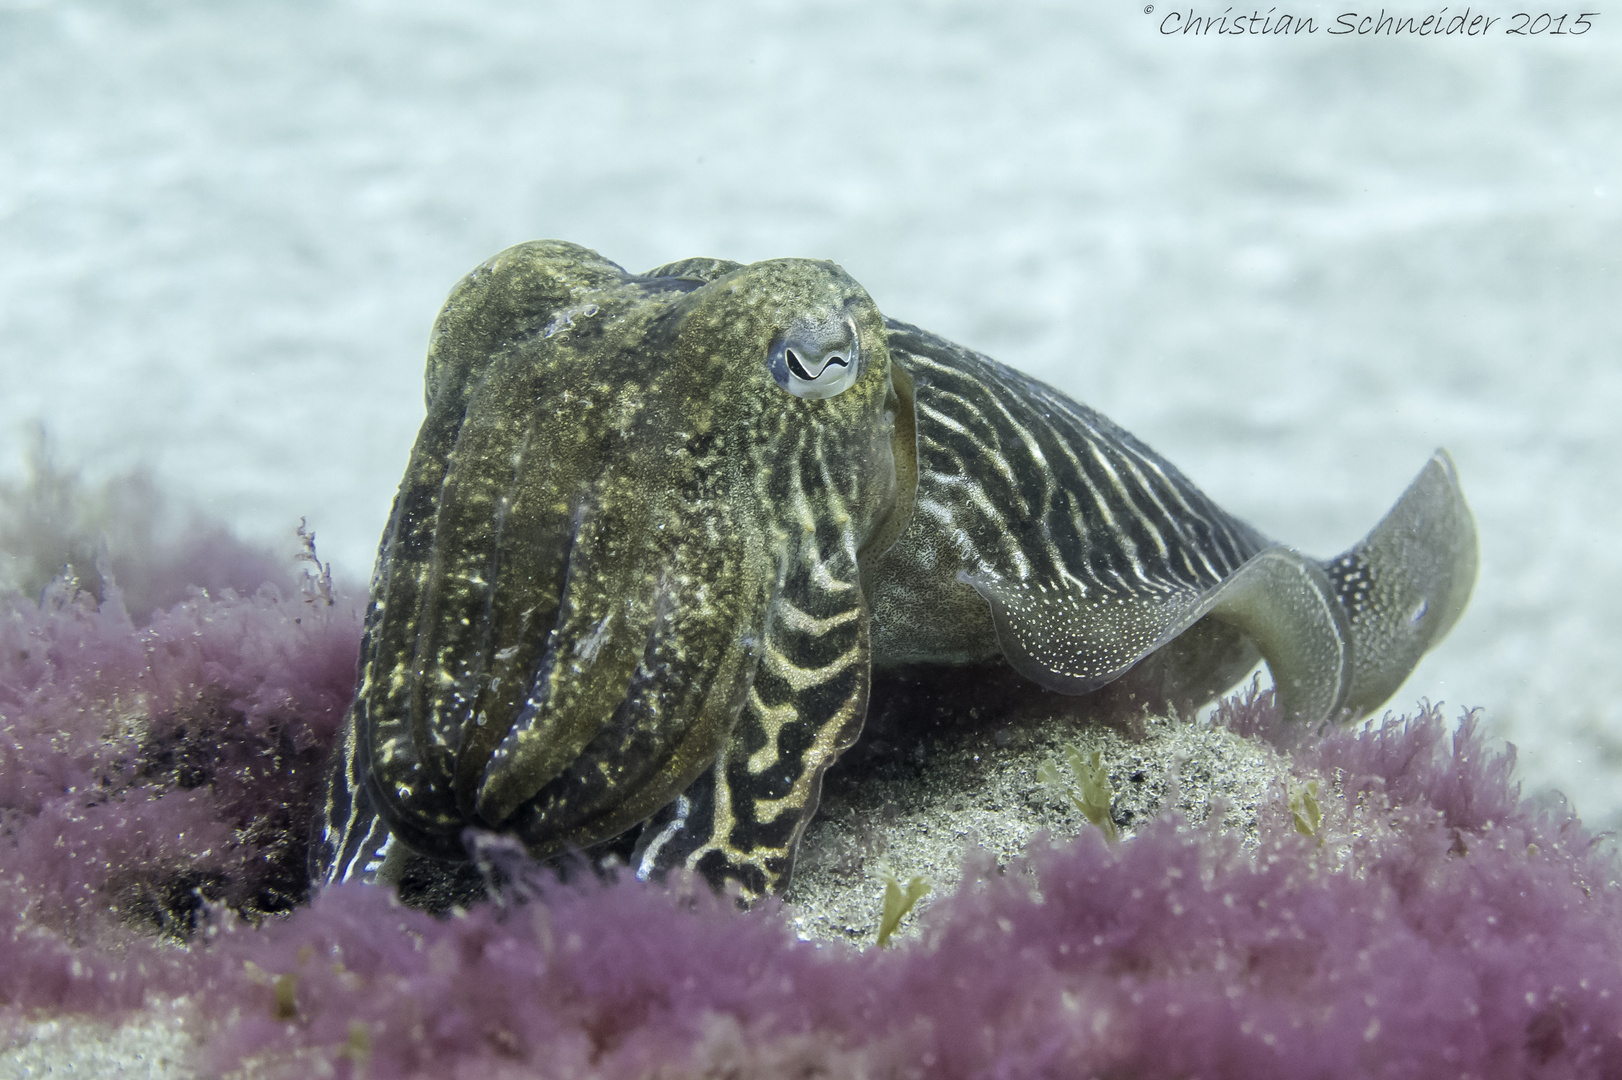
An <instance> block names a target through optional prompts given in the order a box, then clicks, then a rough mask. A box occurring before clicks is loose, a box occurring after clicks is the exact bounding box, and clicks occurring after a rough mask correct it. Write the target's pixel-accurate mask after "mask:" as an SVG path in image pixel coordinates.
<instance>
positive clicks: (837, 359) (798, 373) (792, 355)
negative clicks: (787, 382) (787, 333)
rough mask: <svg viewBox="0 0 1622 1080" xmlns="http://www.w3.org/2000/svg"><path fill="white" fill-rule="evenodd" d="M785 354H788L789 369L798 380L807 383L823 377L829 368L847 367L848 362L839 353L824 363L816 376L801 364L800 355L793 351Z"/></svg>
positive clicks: (787, 351) (790, 350)
mask: <svg viewBox="0 0 1622 1080" xmlns="http://www.w3.org/2000/svg"><path fill="white" fill-rule="evenodd" d="M784 352H785V353H786V354H787V358H788V369H789V370H790V371H792V372H793V373H794V375H795V377H796V378H800V379H804V380H805V381H806V382H812V381H814V380H815V379H817V378H818V377H819V376H821V375H822V373H823V372H824V371H827V370H828V369H829V368H831V367H834V366H836V365H837V366H838V367H846V366H847V362H846V360H845V358H844V357H843V356H840V355H839V354H838V353H833V354H832V355H830V356H829V357H828V359H827V360H825V361H823V364H822V368H821V369H820V370H819V371H817V372H816V374H812V373H811V372H810V371H809V370H807V369H806V366H805V364H804V363H802V362H801V360H800V354H799V353H797V352H795V351H794V350H793V349H785V350H784Z"/></svg>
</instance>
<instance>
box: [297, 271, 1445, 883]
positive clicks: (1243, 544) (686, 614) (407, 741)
mask: <svg viewBox="0 0 1622 1080" xmlns="http://www.w3.org/2000/svg"><path fill="white" fill-rule="evenodd" d="M425 392H426V400H427V416H426V419H425V420H424V421H423V425H422V429H421V431H420V433H419V434H418V436H417V441H416V445H415V447H414V448H413V450H412V453H411V459H410V464H409V465H408V467H407V469H406V473H405V478H404V480H402V482H401V484H400V490H399V493H398V495H397V496H396V498H395V502H394V509H393V512H392V513H391V515H390V518H389V523H388V526H387V529H386V530H385V532H384V535H383V541H382V546H381V549H380V550H379V553H378V558H377V564H376V569H375V571H374V573H373V576H372V583H371V603H370V606H369V608H368V611H367V615H366V621H365V637H364V640H363V644H362V651H361V660H360V668H359V685H358V688H357V690H356V694H355V700H354V703H353V705H351V707H350V709H349V711H348V714H347V716H346V718H345V721H344V725H343V729H342V732H341V737H340V740H339V743H338V745H337V746H336V748H335V750H334V755H333V761H332V766H331V771H330V776H329V779H328V784H327V790H326V794H325V796H324V798H323V799H322V800H321V802H320V805H319V807H318V809H317V813H316V819H315V822H314V833H313V837H312V854H311V869H312V874H313V878H314V880H315V881H316V882H317V883H318V884H321V883H332V882H338V881H343V880H347V879H351V878H370V879H379V878H380V879H382V880H385V881H386V880H389V879H390V876H391V870H390V867H391V866H394V867H398V866H399V865H400V863H399V859H400V858H401V857H403V856H404V855H406V854H408V853H416V854H418V855H421V856H427V857H429V858H432V859H440V860H447V861H458V860H465V859H466V858H467V853H466V851H465V849H464V847H463V840H462V837H463V834H464V832H465V831H466V830H467V829H469V828H478V829H484V830H495V831H499V832H503V833H507V834H510V835H512V836H515V837H517V838H518V839H520V840H521V841H522V842H523V844H524V845H525V847H526V848H527V849H528V850H529V851H530V853H531V854H532V855H534V856H535V857H537V858H546V857H550V856H553V855H556V854H558V853H561V852H564V851H567V850H571V849H585V848H588V847H591V846H592V845H595V844H598V843H600V842H603V841H605V840H608V839H610V838H614V837H617V836H620V835H621V834H624V833H626V832H627V831H628V830H631V829H633V828H637V827H640V833H639V834H638V837H637V839H636V843H635V846H634V849H633V852H632V855H631V859H632V862H633V864H634V865H635V867H636V869H637V873H638V875H639V876H644V877H647V876H655V877H656V876H659V875H661V874H663V873H665V872H667V871H668V870H670V869H672V868H676V867H686V868H689V869H691V870H693V871H696V872H697V873H699V874H701V875H703V876H704V877H705V878H707V879H708V880H709V881H710V882H711V883H713V884H715V885H717V886H718V887H719V886H721V885H722V884H724V883H726V882H727V881H729V880H731V881H734V882H736V885H735V886H734V888H737V889H739V890H740V891H741V893H742V894H743V895H744V896H745V897H750V896H758V895H760V894H763V893H766V892H768V891H780V890H782V889H783V888H785V887H786V886H787V884H788V882H789V879H790V875H791V872H792V867H793V861H794V853H795V848H796V845H797V844H798V843H799V840H800V837H801V835H802V833H803V832H804V831H805V828H806V825H807V823H808V822H809V821H810V819H811V818H812V816H813V815H814V814H815V812H816V808H817V802H818V798H819V795H820V789H821V785H822V778H823V774H824V773H825V772H826V770H827V769H828V767H829V766H830V765H831V764H832V763H833V762H834V761H835V759H837V758H838V757H839V755H840V753H841V752H842V751H843V750H845V749H846V748H847V747H849V746H850V745H851V744H852V743H853V742H854V741H855V740H856V738H857V737H858V736H859V735H860V733H861V730H862V723H863V719H864V716H865V713H866V711H867V704H868V694H869V687H870V684H871V680H872V676H873V671H874V669H875V668H884V667H893V666H897V665H903V664H906V665H917V664H922V665H960V664H969V663H984V662H987V661H992V660H995V659H996V658H1001V661H1003V662H1006V663H1007V664H1008V665H1010V666H1011V667H1012V669H1013V670H1014V671H1016V672H1018V673H1019V674H1020V675H1023V676H1025V677H1026V678H1029V679H1031V680H1034V681H1035V682H1037V683H1039V684H1041V685H1042V686H1044V687H1048V688H1050V689H1052V690H1056V691H1060V692H1063V693H1066V694H1078V695H1079V694H1087V693H1089V692H1092V691H1096V690H1099V689H1100V688H1101V687H1105V686H1106V685H1109V684H1111V683H1112V682H1115V681H1116V680H1120V679H1123V678H1128V679H1130V678H1138V679H1140V680H1145V679H1151V678H1152V679H1153V680H1156V681H1163V682H1169V683H1174V684H1176V685H1178V686H1181V687H1184V688H1187V687H1194V688H1196V691H1197V693H1196V696H1203V697H1206V698H1210V697H1214V696H1216V695H1217V694H1219V693H1220V692H1221V691H1223V690H1224V689H1226V688H1227V687H1229V686H1231V685H1232V684H1233V683H1234V682H1236V681H1238V680H1239V679H1241V678H1242V677H1243V676H1244V675H1245V674H1246V672H1248V670H1249V669H1250V668H1251V667H1252V666H1253V665H1254V663H1255V662H1256V660H1257V659H1258V657H1259V658H1260V659H1262V660H1265V662H1266V664H1267V667H1268V669H1269V671H1270V673H1271V676H1272V679H1273V683H1274V686H1275V689H1276V695H1277V700H1278V702H1279V705H1280V707H1281V708H1282V709H1283V711H1284V712H1285V713H1286V714H1287V715H1288V716H1290V717H1292V718H1294V719H1295V720H1296V721H1298V722H1300V723H1303V724H1323V723H1325V722H1334V721H1342V720H1349V719H1355V718H1359V717H1362V716H1365V715H1367V714H1368V713H1369V712H1370V711H1371V710H1373V709H1375V708H1377V707H1378V706H1379V705H1381V704H1382V703H1383V702H1385V701H1386V700H1387V699H1388V698H1389V697H1390V696H1391V695H1392V694H1393V693H1394V692H1395V691H1396V689H1397V687H1398V686H1399V685H1400V684H1401V683H1402V682H1403V680H1404V679H1405V678H1406V677H1407V676H1408V674H1409V672H1410V671H1411V670H1412V669H1413V667H1414V665H1415V664H1416V663H1417V662H1418V660H1419V658H1420V657H1421V656H1422V655H1423V654H1424V653H1425V652H1426V650H1428V649H1429V648H1431V647H1432V646H1433V645H1434V644H1436V643H1437V641H1439V640H1440V639H1441V638H1442V636H1443V635H1445V634H1446V633H1447V632H1448V631H1449V629H1451V628H1452V626H1453V625H1454V623H1455V622H1456V621H1457V620H1458V618H1459V616H1460V614H1461V612H1462V611H1463V609H1464V606H1465V603H1466V601H1467V600H1468V598H1469V595H1470V590H1471V587H1472V585H1473V583H1474V580H1475V573H1476V534H1475V525H1474V521H1473V519H1472V517H1471V514H1470V511H1469V509H1468V507H1467V506H1466V505H1465V502H1464V498H1463V495H1462V494H1461V492H1460V489H1459V484H1458V479H1457V476H1456V474H1455V471H1454V466H1453V462H1452V460H1451V459H1450V458H1449V457H1448V455H1447V453H1446V452H1445V451H1440V450H1439V451H1437V453H1436V454H1435V456H1434V457H1432V458H1431V459H1430V461H1429V463H1428V464H1426V465H1425V467H1424V469H1423V470H1421V472H1420V473H1419V476H1418V478H1417V479H1416V480H1414V482H1413V484H1412V485H1411V486H1410V487H1409V488H1408V490H1407V491H1406V492H1405V493H1404V494H1403V496H1402V497H1401V499H1399V500H1398V502H1397V504H1396V506H1395V507H1394V508H1393V509H1392V510H1391V511H1390V512H1389V513H1388V514H1387V515H1386V517H1385V518H1384V519H1383V520H1382V521H1381V522H1380V523H1379V524H1378V525H1377V526H1375V528H1374V530H1373V531H1372V532H1370V533H1369V534H1368V536H1367V537H1365V538H1364V539H1363V541H1362V542H1360V543H1359V544H1357V545H1356V546H1355V547H1353V548H1352V549H1351V550H1349V551H1347V552H1345V553H1344V554H1342V555H1339V556H1337V557H1335V558H1332V559H1329V560H1327V561H1320V560H1317V559H1313V558H1309V557H1307V556H1305V555H1303V554H1301V553H1300V552H1299V551H1297V550H1295V549H1294V548H1291V547H1287V546H1285V545H1282V544H1279V543H1276V542H1274V541H1272V540H1269V539H1268V538H1267V537H1265V536H1263V535H1262V534H1261V533H1260V532H1258V531H1257V530H1256V529H1254V528H1252V527H1250V526H1249V525H1247V524H1245V523H1244V522H1242V521H1240V520H1238V519H1237V518H1235V517H1233V516H1232V515H1230V514H1228V513H1226V512H1224V511H1223V510H1222V509H1220V508H1219V507H1217V506H1216V505H1215V504H1214V503H1213V502H1212V501H1211V500H1210V499H1208V498H1207V497H1206V496H1205V495H1203V494H1202V493H1201V492H1200V491H1199V490H1198V489H1197V488H1195V487H1194V485H1193V484H1191V483H1190V482H1189V481H1188V480H1187V479H1185V478H1184V476H1183V475H1182V474H1181V473H1180V472H1178V470H1177V469H1175V468H1174V467H1173V466H1172V465H1171V464H1169V463H1168V462H1167V461H1165V460H1164V459H1163V458H1161V457H1160V456H1159V455H1157V454H1156V453H1155V452H1154V451H1153V450H1150V449H1149V448H1148V447H1147V446H1145V445H1143V444H1142V443H1141V442H1139V441H1138V440H1137V439H1135V438H1133V437H1132V436H1131V435H1129V434H1128V433H1127V432H1125V431H1123V430H1121V429H1120V428H1118V427H1116V426H1115V425H1114V424H1112V423H1111V422H1110V421H1109V420H1107V419H1105V418H1104V417H1103V416H1101V415H1099V414H1098V413H1096V412H1094V411H1093V410H1091V409H1089V408H1087V407H1086V406H1084V405H1080V404H1077V403H1076V402H1074V401H1071V400H1070V399H1069V398H1067V397H1065V396H1064V395H1063V394H1060V393H1059V392H1058V391H1056V390H1054V389H1052V388H1051V387H1049V386H1046V385H1044V384H1042V383H1040V382H1038V381H1036V380H1035V379H1031V378H1028V377H1027V376H1025V375H1022V374H1020V373H1019V372H1017V371H1014V370H1012V369H1010V368H1008V367H1004V366H1003V365H1001V364H999V363H997V362H995V361H993V360H991V359H989V358H988V357H985V356H982V355H980V354H978V353H975V352H972V351H970V350H968V349H965V348H962V347H961V346H958V345H954V344H952V343H951V342H949V341H945V340H943V339H942V338H939V337H936V336H935V335H933V334H930V333H927V332H926V331H923V330H920V329H918V328H917V327H914V326H909V325H907V324H906V323H902V322H897V321H895V320H893V319H888V318H886V317H885V316H884V315H882V314H881V313H880V311H879V309H878V307H877V305H875V304H874V302H873V300H872V299H871V298H870V297H869V296H868V294H867V293H866V292H865V291H864V290H863V289H862V287H861V286H860V285H858V284H857V283H856V282H855V281H853V280H852V279H851V278H850V277H849V276H848V275H847V274H846V273H845V272H844V271H843V270H841V269H840V268H839V267H838V266H836V265H834V264H832V263H829V262H819V261H812V260H805V259H774V260H769V261H766V262H758V263H754V264H751V265H747V266H745V265H740V264H738V263H735V262H727V261H724V260H719V259H688V260H684V261H681V262H676V263H671V264H669V265H666V266H661V267H659V268H657V269H655V270H651V271H649V272H648V273H646V274H630V273H627V272H626V271H624V270H623V269H621V268H620V267H619V266H616V265H615V264H614V263H611V262H609V261H608V260H606V259H604V258H602V257H601V256H599V255H598V254H596V253H595V252H593V251H589V250H587V249H585V248H582V247H579V246H576V245H573V244H566V243H561V242H554V241H543V242H536V243H529V244H522V245H519V246H517V247H514V248H510V249H508V250H507V251H504V252H502V253H501V254H499V255H497V256H495V257H494V258H492V259H490V260H489V261H488V262H486V263H485V264H484V265H482V266H480V267H479V268H478V269H476V270H474V271H473V272H472V273H471V274H469V275H468V276H467V277H466V278H465V279H464V280H463V281H462V282H461V283H460V284H459V285H457V287H456V289H455V290H454V291H453V292H452V293H451V296H450V298H449V300H448V301H447V302H446V304H445V307H444V309H443V310H442V311H441V312H440V314H439V317H438V320H437V321H436V323H435V326H434V330H433V334H432V338H431V341H430V344H429V349H428V362H427V374H426V391H425Z"/></svg>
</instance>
